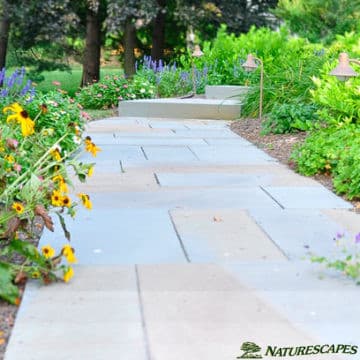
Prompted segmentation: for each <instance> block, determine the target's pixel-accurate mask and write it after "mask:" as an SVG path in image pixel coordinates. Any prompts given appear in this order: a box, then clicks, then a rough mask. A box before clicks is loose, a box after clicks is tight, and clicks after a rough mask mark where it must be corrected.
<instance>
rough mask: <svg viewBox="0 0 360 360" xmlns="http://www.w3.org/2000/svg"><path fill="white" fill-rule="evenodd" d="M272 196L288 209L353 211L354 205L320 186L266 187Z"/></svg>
mask: <svg viewBox="0 0 360 360" xmlns="http://www.w3.org/2000/svg"><path fill="white" fill-rule="evenodd" d="M265 190H266V191H268V192H269V194H270V195H271V196H273V197H274V199H276V201H278V202H279V203H280V204H281V205H282V206H284V207H285V208H288V209H321V208H324V209H326V208H329V209H336V208H340V209H341V208H342V209H351V208H352V205H351V204H350V203H348V202H347V201H344V200H342V199H341V198H339V197H338V196H336V195H335V194H333V193H332V192H331V191H330V190H328V189H326V188H324V187H322V186H321V187H319V186H314V187H313V186H311V187H310V186H309V187H307V186H304V187H291V186H272V187H270V186H269V187H265Z"/></svg>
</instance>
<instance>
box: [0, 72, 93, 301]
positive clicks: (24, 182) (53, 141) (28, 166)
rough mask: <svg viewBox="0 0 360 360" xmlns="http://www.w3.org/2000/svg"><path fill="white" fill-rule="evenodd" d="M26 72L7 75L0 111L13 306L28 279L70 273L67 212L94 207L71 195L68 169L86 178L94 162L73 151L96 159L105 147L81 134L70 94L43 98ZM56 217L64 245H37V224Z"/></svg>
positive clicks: (6, 268) (1, 263)
mask: <svg viewBox="0 0 360 360" xmlns="http://www.w3.org/2000/svg"><path fill="white" fill-rule="evenodd" d="M4 74H5V72H4ZM23 75H24V70H19V71H16V72H15V75H14V74H13V75H11V76H10V77H6V76H5V75H4V77H3V82H4V87H3V90H8V92H7V93H6V94H5V92H4V93H3V95H4V96H1V108H2V111H1V114H0V123H1V132H0V165H1V166H0V298H2V299H5V300H6V301H9V302H11V303H15V304H18V303H19V289H18V287H17V286H16V285H17V284H20V283H23V282H24V281H25V279H27V278H34V279H35V278H37V279H40V280H41V281H42V282H43V283H49V282H52V281H55V280H58V279H62V280H63V281H65V282H67V281H69V280H70V279H71V277H72V276H73V268H72V267H71V264H72V263H74V262H76V257H75V254H74V249H73V248H72V246H71V245H70V243H69V240H70V234H69V233H68V232H67V230H66V224H65V216H71V217H75V214H76V208H77V206H78V204H79V203H80V204H83V205H84V206H85V207H86V208H88V209H90V208H91V201H90V198H89V196H88V195H87V194H77V199H78V200H76V199H75V198H72V195H70V192H69V188H70V186H71V178H70V174H69V169H71V171H72V172H73V173H74V174H75V175H76V176H77V177H78V178H79V179H80V180H81V181H85V179H86V178H87V177H88V176H91V174H92V172H93V164H91V163H89V164H85V163H82V162H80V161H78V160H77V159H76V155H75V154H76V152H77V150H78V149H79V146H81V145H82V144H83V145H84V147H85V149H86V150H87V151H89V152H91V153H92V154H93V155H94V156H95V155H96V153H97V152H98V151H99V150H100V149H99V148H98V147H97V146H96V145H95V144H94V143H93V142H92V141H91V139H90V138H86V139H83V138H82V130H83V126H84V117H83V116H82V114H81V109H80V108H79V107H78V106H77V104H75V103H74V102H73V100H72V99H70V98H68V97H67V96H66V95H64V94H61V93H59V92H55V93H49V94H47V95H39V96H38V95H37V94H36V93H35V92H34V89H33V88H32V87H31V86H29V84H28V83H27V82H25V83H23V81H24V79H22V81H20V79H21V78H22V77H23ZM23 78H24V77H23ZM52 214H56V216H58V217H59V219H60V223H61V224H62V227H63V229H64V246H63V247H62V248H61V249H58V250H57V251H56V250H55V249H54V248H52V247H51V245H50V244H49V245H46V246H43V247H42V249H40V250H38V249H37V246H36V243H34V239H35V238H36V236H37V234H39V227H40V228H41V227H43V226H44V227H46V228H47V229H48V230H50V231H53V230H54V223H53V219H52Z"/></svg>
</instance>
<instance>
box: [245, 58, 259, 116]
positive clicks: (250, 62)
mask: <svg viewBox="0 0 360 360" xmlns="http://www.w3.org/2000/svg"><path fill="white" fill-rule="evenodd" d="M259 64H260V100H259V120H260V122H261V121H262V106H263V89H264V64H263V62H262V61H261V60H260V59H259V58H257V57H255V56H254V55H252V54H249V55H248V56H247V58H246V61H245V62H244V63H243V64H242V67H243V68H244V69H245V71H254V70H255V69H257V68H258V67H259Z"/></svg>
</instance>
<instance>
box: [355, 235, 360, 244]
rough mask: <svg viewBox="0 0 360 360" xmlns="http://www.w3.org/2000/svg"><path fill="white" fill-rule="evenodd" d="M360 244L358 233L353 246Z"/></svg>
mask: <svg viewBox="0 0 360 360" xmlns="http://www.w3.org/2000/svg"><path fill="white" fill-rule="evenodd" d="M359 243H360V233H358V234H357V235H356V236H355V244H359Z"/></svg>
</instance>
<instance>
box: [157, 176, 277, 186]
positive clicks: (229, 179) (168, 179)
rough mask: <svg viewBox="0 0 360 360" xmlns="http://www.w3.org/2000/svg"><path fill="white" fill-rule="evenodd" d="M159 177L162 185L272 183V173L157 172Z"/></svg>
mask: <svg viewBox="0 0 360 360" xmlns="http://www.w3.org/2000/svg"><path fill="white" fill-rule="evenodd" d="M156 176H157V179H158V181H159V183H160V185H161V186H169V187H174V186H179V187H183V186H187V187H192V186H197V187H207V186H213V187H219V186H220V187H224V186H238V187H239V186H240V187H247V186H250V187H253V186H254V185H259V186H260V185H262V184H269V183H271V178H272V176H271V175H265V174H264V175H250V174H233V173H205V172H203V173H193V174H191V173H190V174H189V173H162V172H157V173H156Z"/></svg>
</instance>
